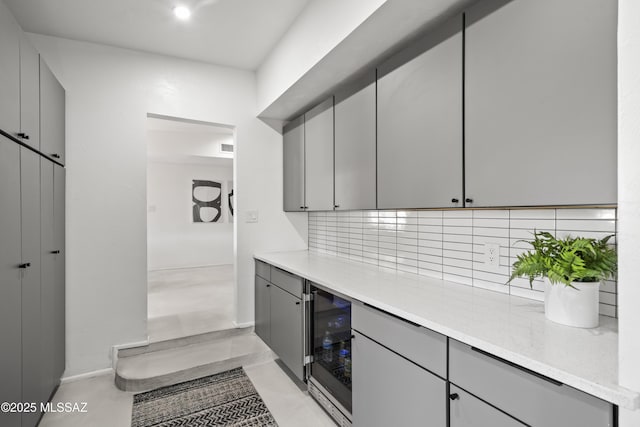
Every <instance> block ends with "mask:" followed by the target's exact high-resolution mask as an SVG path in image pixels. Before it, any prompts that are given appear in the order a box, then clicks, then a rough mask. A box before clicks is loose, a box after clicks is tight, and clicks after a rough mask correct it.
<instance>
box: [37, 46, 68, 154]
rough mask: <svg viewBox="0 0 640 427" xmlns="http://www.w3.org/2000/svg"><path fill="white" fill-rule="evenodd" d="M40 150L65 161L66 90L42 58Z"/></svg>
mask: <svg viewBox="0 0 640 427" xmlns="http://www.w3.org/2000/svg"><path fill="white" fill-rule="evenodd" d="M40 151H42V153H43V154H44V155H46V156H49V157H51V158H52V159H54V160H55V161H57V162H59V163H62V164H64V163H65V91H64V88H63V87H62V85H61V84H60V82H59V81H58V79H57V78H56V76H55V75H54V74H53V73H52V72H51V69H49V66H48V65H47V63H46V62H44V61H43V60H42V58H40Z"/></svg>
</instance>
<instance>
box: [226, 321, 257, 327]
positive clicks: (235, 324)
mask: <svg viewBox="0 0 640 427" xmlns="http://www.w3.org/2000/svg"><path fill="white" fill-rule="evenodd" d="M231 323H233V326H235V327H236V328H250V327H252V326H255V324H256V322H245V323H238V322H236V321H235V320H234V321H233V322H231Z"/></svg>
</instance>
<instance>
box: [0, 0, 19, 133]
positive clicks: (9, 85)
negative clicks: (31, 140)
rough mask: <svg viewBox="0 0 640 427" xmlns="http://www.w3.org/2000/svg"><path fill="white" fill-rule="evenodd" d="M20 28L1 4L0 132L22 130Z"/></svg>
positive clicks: (1, 3)
mask: <svg viewBox="0 0 640 427" xmlns="http://www.w3.org/2000/svg"><path fill="white" fill-rule="evenodd" d="M20 32H21V31H20V27H19V26H18V23H17V22H16V21H15V19H14V18H13V15H12V14H11V12H9V9H8V8H7V6H5V5H4V3H3V2H0V58H2V59H1V60H0V130H3V131H5V132H6V133H8V134H10V135H12V136H16V135H17V133H18V130H19V129H20Z"/></svg>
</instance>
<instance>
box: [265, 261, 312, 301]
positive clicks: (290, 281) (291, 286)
mask: <svg viewBox="0 0 640 427" xmlns="http://www.w3.org/2000/svg"><path fill="white" fill-rule="evenodd" d="M303 282H304V281H303V279H302V277H299V276H296V275H295V274H291V273H289V272H288V271H284V270H281V269H279V268H278V267H274V266H271V283H273V284H274V285H276V286H278V287H280V288H281V289H284V290H285V291H287V292H289V293H290V294H292V295H296V296H297V297H298V298H302V288H303Z"/></svg>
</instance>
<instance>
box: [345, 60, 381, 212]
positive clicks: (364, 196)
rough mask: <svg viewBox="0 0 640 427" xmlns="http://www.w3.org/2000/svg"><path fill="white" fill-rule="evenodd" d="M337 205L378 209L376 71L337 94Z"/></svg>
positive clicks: (346, 207)
mask: <svg viewBox="0 0 640 427" xmlns="http://www.w3.org/2000/svg"><path fill="white" fill-rule="evenodd" d="M335 204H336V209H338V210H355V209H375V208H376V74H375V71H372V72H370V73H369V74H368V75H366V76H365V77H364V78H362V79H360V80H359V81H358V82H356V83H354V84H352V85H350V86H349V87H347V88H345V89H344V90H342V91H341V92H339V93H337V94H336V98H335Z"/></svg>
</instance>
